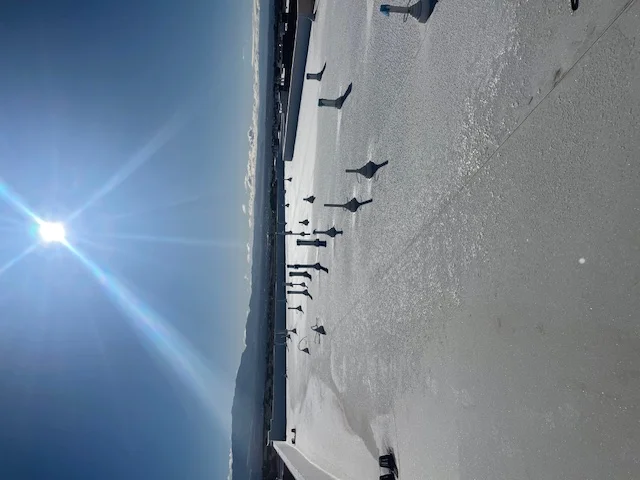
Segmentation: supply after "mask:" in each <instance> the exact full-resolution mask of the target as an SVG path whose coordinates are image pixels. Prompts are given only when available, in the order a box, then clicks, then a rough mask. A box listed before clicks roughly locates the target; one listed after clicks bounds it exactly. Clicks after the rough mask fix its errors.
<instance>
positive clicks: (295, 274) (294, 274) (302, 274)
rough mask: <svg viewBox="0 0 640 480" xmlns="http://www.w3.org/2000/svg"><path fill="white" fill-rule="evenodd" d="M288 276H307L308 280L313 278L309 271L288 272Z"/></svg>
mask: <svg viewBox="0 0 640 480" xmlns="http://www.w3.org/2000/svg"><path fill="white" fill-rule="evenodd" d="M289 276H290V277H304V278H308V279H309V281H311V280H313V277H312V276H311V274H310V273H309V272H289Z"/></svg>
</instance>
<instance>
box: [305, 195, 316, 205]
mask: <svg viewBox="0 0 640 480" xmlns="http://www.w3.org/2000/svg"><path fill="white" fill-rule="evenodd" d="M303 200H304V201H305V202H309V203H313V202H315V201H316V197H314V196H313V195H311V196H309V197H307V198H303Z"/></svg>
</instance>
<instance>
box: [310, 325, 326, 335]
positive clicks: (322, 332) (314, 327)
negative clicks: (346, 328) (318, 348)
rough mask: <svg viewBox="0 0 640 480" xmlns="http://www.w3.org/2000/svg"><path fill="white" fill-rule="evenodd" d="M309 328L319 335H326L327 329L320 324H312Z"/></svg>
mask: <svg viewBox="0 0 640 480" xmlns="http://www.w3.org/2000/svg"><path fill="white" fill-rule="evenodd" d="M311 330H313V331H314V332H316V333H317V334H319V335H326V334H327V331H326V330H325V329H324V326H322V325H312V326H311Z"/></svg>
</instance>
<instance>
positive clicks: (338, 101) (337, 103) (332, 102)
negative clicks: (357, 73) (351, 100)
mask: <svg viewBox="0 0 640 480" xmlns="http://www.w3.org/2000/svg"><path fill="white" fill-rule="evenodd" d="M352 89H353V83H350V84H349V86H348V87H347V89H346V90H345V92H344V93H343V94H342V95H341V96H339V97H338V98H335V99H328V98H321V99H320V100H318V106H319V107H333V108H337V109H338V110H340V109H341V108H342V105H344V102H345V100H346V99H347V98H348V97H349V95H351V90H352Z"/></svg>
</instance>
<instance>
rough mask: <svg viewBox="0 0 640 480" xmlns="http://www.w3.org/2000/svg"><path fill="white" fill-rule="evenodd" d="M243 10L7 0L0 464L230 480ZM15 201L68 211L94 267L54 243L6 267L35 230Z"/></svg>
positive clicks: (23, 475)
mask: <svg viewBox="0 0 640 480" xmlns="http://www.w3.org/2000/svg"><path fill="white" fill-rule="evenodd" d="M251 9H252V2H251V1H250V0H182V1H178V0H136V1H124V0H113V1H103V0H94V1H92V0H82V1H80V0H78V1H66V0H40V1H37V0H9V1H4V2H2V5H1V6H0V179H1V181H2V184H0V193H3V195H2V196H0V232H1V233H2V240H0V452H1V453H0V478H7V479H8V478H11V479H39V478H43V479H52V478H64V479H65V480H71V479H76V478H77V479H83V480H86V479H92V480H99V479H109V480H114V479H121V478H122V479H147V478H149V479H150V478H153V479H181V480H182V479H200V478H208V479H211V478H213V479H219V478H225V477H226V475H227V471H228V463H229V439H230V430H229V428H230V417H231V415H230V411H231V402H232V397H233V386H234V379H235V374H236V368H237V363H238V361H239V357H240V353H241V349H242V347H243V344H242V334H243V329H244V324H245V321H246V315H245V311H246V309H247V306H248V291H247V286H246V283H245V280H243V277H244V275H245V274H246V273H247V272H248V268H249V266H248V265H247V262H246V249H245V244H246V243H247V240H248V238H249V231H248V227H247V219H246V217H245V216H244V215H243V214H242V211H241V205H242V204H243V203H245V202H246V192H245V190H244V186H243V177H244V175H245V172H246V166H247V148H248V147H247V129H248V127H249V123H250V119H251V105H252V90H251V88H252V86H251V83H252V68H251V65H250V55H251V51H250V49H251ZM243 56H244V60H243ZM17 195H19V199H18V197H17ZM13 201H18V202H22V203H23V204H25V205H27V206H28V208H29V209H30V210H31V211H32V212H33V213H35V214H36V215H38V216H39V217H43V218H46V219H51V220H57V219H66V218H68V217H69V216H74V219H73V221H71V222H70V224H69V225H67V228H68V230H69V238H70V242H71V243H72V245H73V246H75V247H77V248H78V249H79V251H81V252H83V254H84V255H85V257H84V258H86V259H88V261H89V262H91V263H90V264H89V267H90V268H87V264H86V262H85V264H83V262H82V261H81V260H80V259H79V258H78V257H77V256H76V255H74V254H73V253H72V252H71V251H69V249H68V248H66V247H64V246H62V245H58V246H48V247H44V246H39V247H38V248H36V249H35V250H34V251H32V252H31V253H30V254H29V255H27V256H25V257H24V258H21V259H19V261H17V262H13V261H12V260H13V259H16V258H19V257H18V256H19V255H20V253H21V252H22V251H24V250H25V248H27V247H28V246H29V245H31V244H32V243H33V242H34V241H35V240H37V239H36V238H35V237H34V236H33V233H34V232H33V228H32V227H33V222H32V221H30V220H29V219H28V215H23V214H20V213H18V212H17V211H16V208H15V204H12V202H13ZM89 201H90V204H87V202H89ZM85 205H88V206H87V208H84V209H82V211H81V212H80V213H79V214H78V215H74V213H75V212H77V211H78V209H79V208H81V207H83V206H85ZM98 268H99V269H100V270H97V269H98ZM91 269H93V271H92V270H91ZM105 272H107V273H106V274H105ZM103 274H105V275H109V276H105V275H103Z"/></svg>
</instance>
